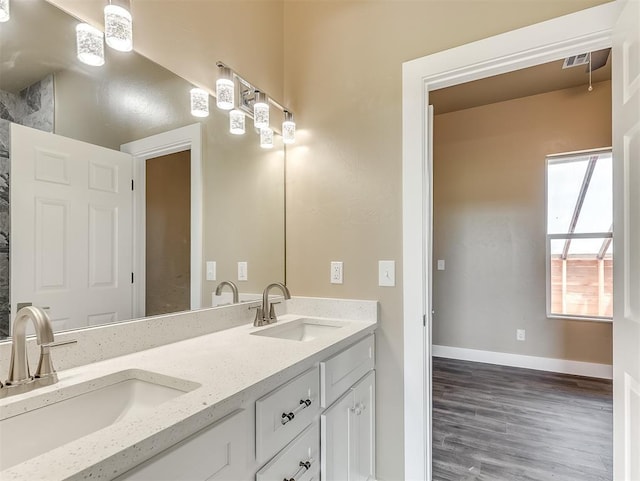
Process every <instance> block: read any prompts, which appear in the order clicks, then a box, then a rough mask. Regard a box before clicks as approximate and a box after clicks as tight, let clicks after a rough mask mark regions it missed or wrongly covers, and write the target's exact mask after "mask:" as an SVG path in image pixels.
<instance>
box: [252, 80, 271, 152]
mask: <svg viewBox="0 0 640 481" xmlns="http://www.w3.org/2000/svg"><path fill="white" fill-rule="evenodd" d="M253 125H255V127H256V129H263V128H268V127H269V104H268V103H267V96H266V94H264V93H263V92H260V91H259V90H256V91H255V102H254V104H253ZM272 143H273V142H272Z"/></svg>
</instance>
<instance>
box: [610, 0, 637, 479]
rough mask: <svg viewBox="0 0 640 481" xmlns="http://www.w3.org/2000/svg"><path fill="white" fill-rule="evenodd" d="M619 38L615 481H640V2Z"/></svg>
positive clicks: (629, 8)
mask: <svg viewBox="0 0 640 481" xmlns="http://www.w3.org/2000/svg"><path fill="white" fill-rule="evenodd" d="M620 3H621V4H623V10H622V13H621V15H620V17H619V19H618V22H617V24H616V26H615V28H614V35H613V57H612V58H613V63H612V65H613V82H614V84H613V159H614V192H615V198H614V199H615V202H616V204H617V205H616V207H615V209H614V211H615V216H616V217H615V219H614V249H615V250H614V275H615V280H614V286H615V288H614V319H613V355H614V358H613V369H614V375H613V376H614V377H613V388H614V395H613V400H614V479H616V480H620V481H622V480H629V481H631V480H640V0H627V1H625V2H620Z"/></svg>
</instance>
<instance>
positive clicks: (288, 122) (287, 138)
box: [282, 110, 296, 144]
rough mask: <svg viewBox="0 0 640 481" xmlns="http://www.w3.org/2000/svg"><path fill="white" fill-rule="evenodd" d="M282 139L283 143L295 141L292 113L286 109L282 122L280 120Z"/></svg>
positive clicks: (294, 124)
mask: <svg viewBox="0 0 640 481" xmlns="http://www.w3.org/2000/svg"><path fill="white" fill-rule="evenodd" d="M282 141H283V142H284V143H285V144H293V143H294V142H295V141H296V123H295V122H294V121H293V114H292V113H291V112H289V111H288V110H285V111H284V122H282Z"/></svg>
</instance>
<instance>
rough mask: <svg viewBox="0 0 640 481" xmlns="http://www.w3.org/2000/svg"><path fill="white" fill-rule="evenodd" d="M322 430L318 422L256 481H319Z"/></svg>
mask: <svg viewBox="0 0 640 481" xmlns="http://www.w3.org/2000/svg"><path fill="white" fill-rule="evenodd" d="M319 470H320V430H319V428H318V422H317V421H316V422H315V423H313V424H312V425H311V426H309V427H308V428H307V429H306V430H305V431H304V432H303V433H302V434H300V436H298V437H297V438H296V439H295V440H294V441H293V442H292V443H291V444H290V445H289V446H287V447H286V448H285V449H284V450H283V451H282V452H281V453H280V454H278V455H277V456H276V457H275V458H273V459H272V460H271V461H269V463H267V464H266V465H265V466H264V467H263V468H262V469H261V470H260V471H258V474H257V475H256V481H282V480H283V479H284V480H295V481H318V480H319V479H320V475H319V473H320V471H319Z"/></svg>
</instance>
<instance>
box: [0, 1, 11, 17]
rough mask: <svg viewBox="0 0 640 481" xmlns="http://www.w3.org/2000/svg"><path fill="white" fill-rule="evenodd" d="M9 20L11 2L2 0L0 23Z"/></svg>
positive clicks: (0, 3) (0, 2) (0, 4)
mask: <svg viewBox="0 0 640 481" xmlns="http://www.w3.org/2000/svg"><path fill="white" fill-rule="evenodd" d="M9 18H11V15H10V12H9V0H0V22H8V21H9Z"/></svg>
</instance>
